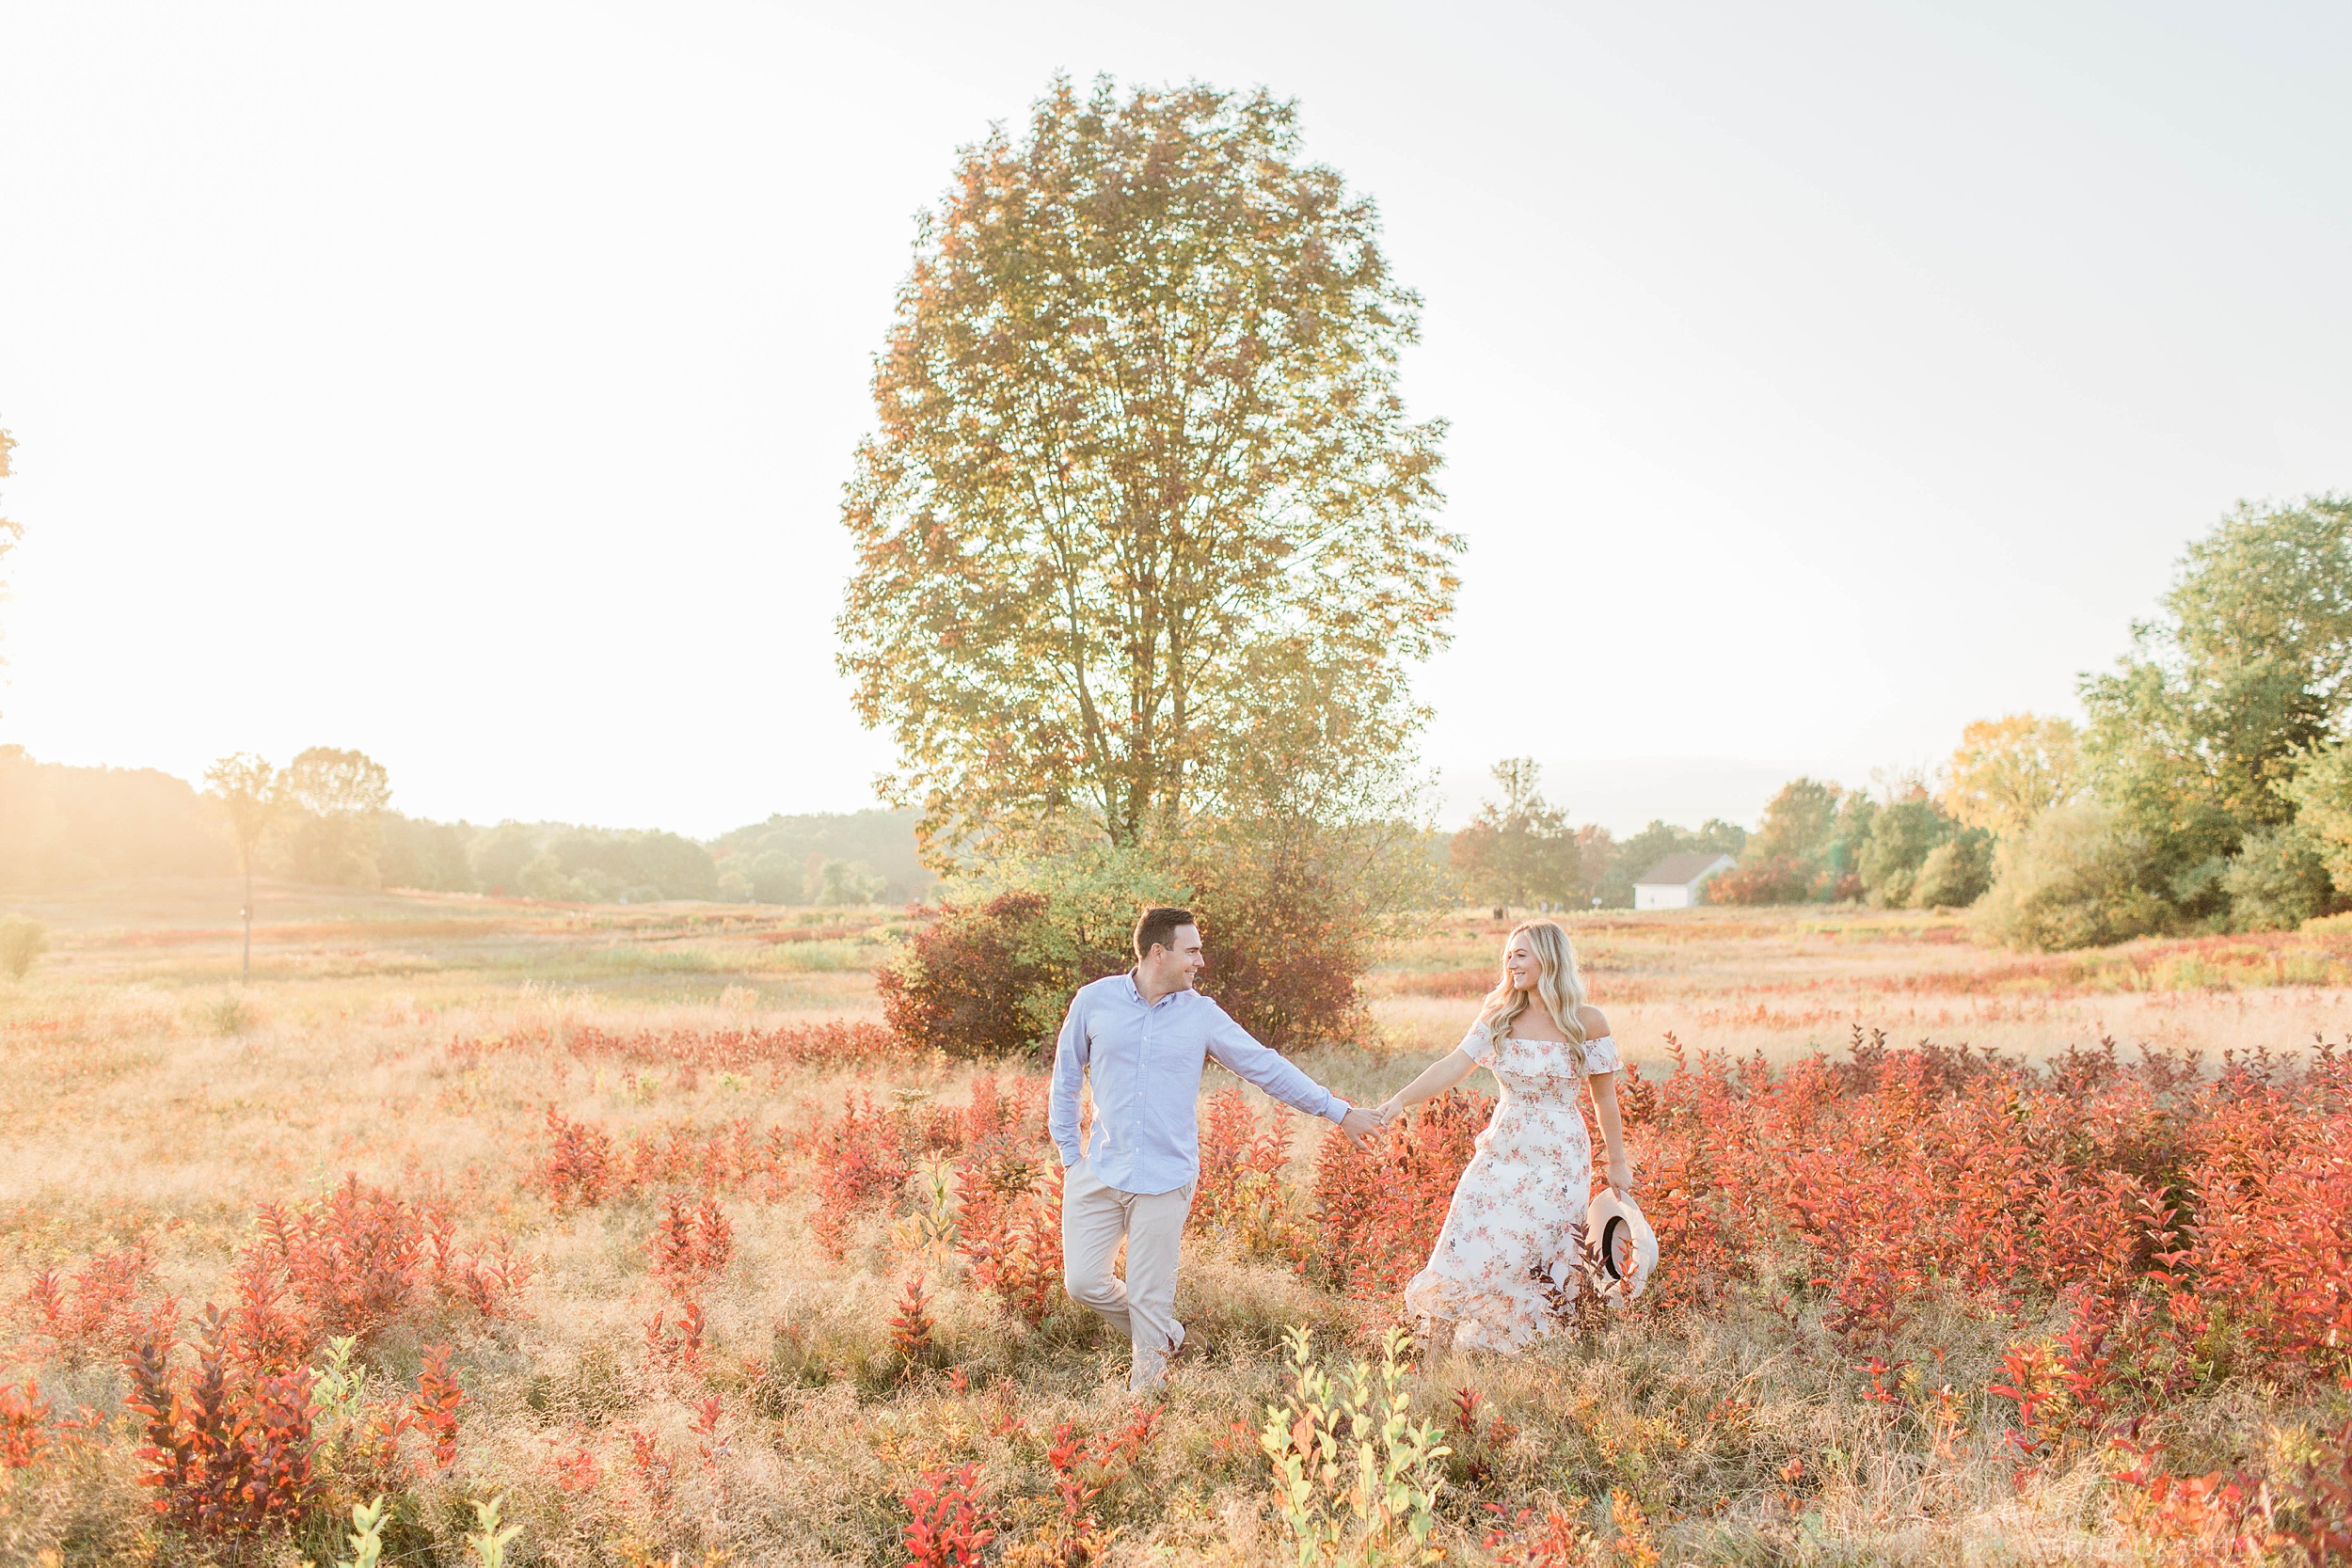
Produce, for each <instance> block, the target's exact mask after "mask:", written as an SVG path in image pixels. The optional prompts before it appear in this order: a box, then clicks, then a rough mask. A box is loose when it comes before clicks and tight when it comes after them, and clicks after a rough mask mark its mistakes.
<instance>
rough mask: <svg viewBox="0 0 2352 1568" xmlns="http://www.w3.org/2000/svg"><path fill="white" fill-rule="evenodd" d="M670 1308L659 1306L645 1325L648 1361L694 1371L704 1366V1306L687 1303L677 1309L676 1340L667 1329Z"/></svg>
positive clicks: (646, 1356)
mask: <svg viewBox="0 0 2352 1568" xmlns="http://www.w3.org/2000/svg"><path fill="white" fill-rule="evenodd" d="M668 1318H669V1308H667V1307H656V1308H655V1309H654V1314H653V1316H652V1317H651V1318H650V1319H648V1320H647V1321H646V1323H645V1362H646V1364H647V1365H648V1366H652V1367H658V1368H677V1369H680V1370H686V1371H690V1372H691V1371H694V1370H697V1369H699V1368H700V1367H701V1366H702V1361H703V1330H704V1328H705V1326H706V1324H705V1321H704V1318H703V1309H702V1304H701V1303H699V1302H692V1301H690V1302H688V1303H687V1304H686V1305H685V1306H684V1307H681V1308H679V1310H678V1317H677V1333H676V1335H675V1338H674V1337H673V1336H672V1335H671V1333H670V1329H669V1326H668V1321H667V1320H668Z"/></svg>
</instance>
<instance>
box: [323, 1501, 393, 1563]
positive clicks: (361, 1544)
mask: <svg viewBox="0 0 2352 1568" xmlns="http://www.w3.org/2000/svg"><path fill="white" fill-rule="evenodd" d="M389 1500H390V1499H389V1498H388V1497H383V1496H381V1495H379V1496H378V1497H376V1499H375V1501H373V1502H372V1503H353V1504H352V1505H351V1534H350V1535H349V1537H347V1538H346V1539H345V1541H344V1543H343V1544H345V1545H347V1546H349V1547H350V1548H351V1555H350V1556H349V1557H348V1558H344V1557H338V1558H337V1559H336V1560H335V1568H376V1564H377V1563H379V1562H381V1561H383V1560H384V1510H385V1504H386V1503H387V1502H389Z"/></svg>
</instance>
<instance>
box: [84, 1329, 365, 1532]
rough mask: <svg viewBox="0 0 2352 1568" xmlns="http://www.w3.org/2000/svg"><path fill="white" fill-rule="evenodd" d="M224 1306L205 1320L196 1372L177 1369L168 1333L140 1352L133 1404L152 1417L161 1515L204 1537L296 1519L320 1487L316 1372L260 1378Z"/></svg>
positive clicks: (145, 1456)
mask: <svg viewBox="0 0 2352 1568" xmlns="http://www.w3.org/2000/svg"><path fill="white" fill-rule="evenodd" d="M230 1344H231V1334H230V1324H229V1323H228V1321H227V1320H226V1319H225V1318H223V1317H222V1315H221V1314H220V1312H219V1311H218V1310H217V1309H215V1308H213V1307H207V1308H206V1309H205V1312H204V1316H203V1317H202V1319H200V1320H199V1325H198V1338H197V1365H196V1371H195V1375H194V1376H193V1377H192V1378H189V1379H187V1380H185V1381H184V1382H182V1381H180V1380H177V1379H175V1378H174V1377H173V1376H172V1374H171V1368H170V1354H171V1346H170V1342H169V1341H168V1340H167V1339H165V1338H160V1337H156V1336H149V1337H147V1338H143V1339H141V1340H140V1342H139V1343H138V1344H137V1345H136V1346H135V1347H134V1348H133V1351H132V1353H131V1355H130V1357H129V1359H128V1363H127V1368H128V1370H129V1372H130V1377H131V1397H130V1399H129V1400H128V1401H127V1403H128V1405H129V1407H130V1408H131V1410H132V1411H134V1412H135V1413H136V1414H137V1415H138V1416H140V1417H141V1418H143V1421H144V1432H145V1435H146V1438H147V1442H146V1446H145V1447H143V1448H141V1449H139V1458H140V1460H141V1462H142V1463H143V1464H144V1465H145V1473H144V1474H143V1475H141V1476H140V1478H139V1479H140V1481H141V1483H142V1484H144V1485H147V1486H150V1487H152V1488H153V1489H154V1491H155V1494H156V1497H155V1511H156V1512H157V1513H161V1514H163V1515H165V1516H166V1517H167V1518H168V1519H169V1520H170V1521H171V1522H172V1523H173V1524H174V1525H176V1526H178V1527H179V1528H182V1529H184V1530H187V1531H189V1532H190V1533H192V1534H196V1535H204V1536H214V1537H221V1536H231V1535H247V1534H252V1533H254V1532H257V1531H260V1530H263V1529H268V1528H278V1527H284V1526H287V1525H291V1524H292V1523H293V1522H294V1521H295V1520H296V1519H298V1518H300V1517H301V1515H302V1513H303V1512H304V1511H305V1510H306V1509H307V1508H308V1507H309V1506H310V1499H311V1497H312V1495H313V1494H314V1492H315V1491H316V1489H317V1483H316V1481H315V1479H314V1478H313V1476H312V1474H311V1458H312V1455H313V1453H314V1451H315V1450H316V1449H317V1447H318V1443H317V1439H316V1438H315V1437H314V1436H313V1435H312V1433H311V1431H310V1418H311V1404H310V1373H309V1372H308V1371H301V1370H297V1371H293V1372H287V1373H282V1374H278V1375H259V1374H255V1373H252V1372H250V1371H246V1370H241V1369H239V1368H238V1366H237V1364H236V1362H235V1360H234V1358H233V1357H232V1356H231V1354H230Z"/></svg>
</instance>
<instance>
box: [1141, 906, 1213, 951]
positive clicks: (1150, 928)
mask: <svg viewBox="0 0 2352 1568" xmlns="http://www.w3.org/2000/svg"><path fill="white" fill-rule="evenodd" d="M1198 925H1200V922H1199V921H1197V920H1195V919H1193V917H1192V911H1190V910H1179V909H1172V908H1169V907H1168V906H1167V905H1158V906H1154V907H1153V908H1152V909H1148V910H1146V911H1143V913H1142V914H1141V915H1140V916H1139V917H1137V919H1136V959H1137V960H1138V961H1140V960H1141V959H1144V958H1150V957H1151V956H1152V948H1153V947H1155V946H1156V947H1165V948H1168V950H1169V951H1170V952H1173V951H1174V950H1175V947H1176V927H1179V926H1198Z"/></svg>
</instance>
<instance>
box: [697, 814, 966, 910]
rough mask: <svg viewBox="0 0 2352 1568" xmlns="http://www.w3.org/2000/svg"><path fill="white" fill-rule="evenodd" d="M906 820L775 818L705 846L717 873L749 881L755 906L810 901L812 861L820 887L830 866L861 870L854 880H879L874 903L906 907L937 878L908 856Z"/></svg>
mask: <svg viewBox="0 0 2352 1568" xmlns="http://www.w3.org/2000/svg"><path fill="white" fill-rule="evenodd" d="M914 822H915V817H914V813H913V812H911V811H860V812H826V813H818V814H811V815H807V816H771V817H770V818H768V820H766V821H765V822H755V823H753V824H752V825H751V826H749V827H743V828H738V829H736V830H735V831H734V832H728V833H723V834H721V835H720V836H719V837H718V838H715V839H713V840H712V841H711V844H710V850H711V853H712V855H713V856H714V857H716V858H717V860H718V862H719V866H720V869H721V871H722V872H724V871H727V870H730V869H733V870H738V871H739V872H740V873H741V874H742V875H743V876H744V878H745V879H747V880H748V881H749V882H750V883H751V893H752V897H753V898H754V899H755V901H757V902H759V903H762V904H798V903H803V902H809V901H811V898H810V894H809V869H810V866H811V864H812V863H814V864H815V866H816V868H817V873H818V876H817V880H818V887H819V888H820V889H821V887H822V884H823V878H824V867H825V866H826V865H827V864H828V863H833V862H840V863H843V864H844V865H846V866H855V867H863V868H864V869H863V871H862V872H861V873H860V874H861V875H863V876H868V877H874V878H879V879H881V882H882V886H881V888H880V890H879V891H878V892H877V893H876V894H875V895H874V899H877V900H879V901H881V902H884V903H893V904H911V903H914V902H916V901H917V900H919V899H921V898H923V897H925V896H927V895H929V894H930V890H931V889H932V887H933V886H935V885H936V884H937V882H938V880H939V879H938V878H936V877H934V876H933V875H932V874H931V873H930V870H929V869H927V868H926V867H925V866H924V864H923V863H922V860H921V858H920V856H919V855H918V854H917V853H916V845H915V841H914ZM816 901H819V902H821V901H822V900H821V899H818V900H816ZM869 901H872V900H867V899H859V900H857V902H861V903H863V902H869Z"/></svg>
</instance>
